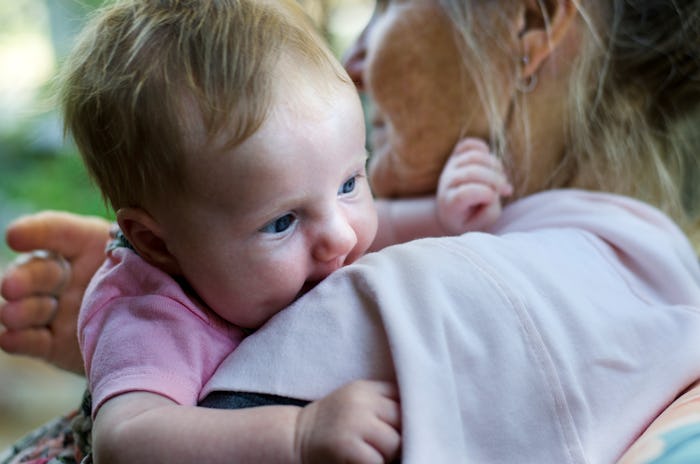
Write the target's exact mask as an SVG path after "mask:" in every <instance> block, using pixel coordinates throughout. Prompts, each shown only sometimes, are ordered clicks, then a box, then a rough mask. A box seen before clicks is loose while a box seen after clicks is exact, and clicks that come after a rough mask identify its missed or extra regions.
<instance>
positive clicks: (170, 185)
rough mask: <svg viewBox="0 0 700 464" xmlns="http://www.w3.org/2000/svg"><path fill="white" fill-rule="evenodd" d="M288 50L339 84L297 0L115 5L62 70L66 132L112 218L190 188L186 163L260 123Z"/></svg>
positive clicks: (338, 73) (125, 0)
mask: <svg viewBox="0 0 700 464" xmlns="http://www.w3.org/2000/svg"><path fill="white" fill-rule="evenodd" d="M288 53H289V54H293V56H294V57H295V58H296V59H297V60H299V62H300V63H303V64H301V66H307V65H308V66H311V67H313V70H314V72H315V75H316V76H317V77H318V78H319V80H322V79H321V77H323V78H325V79H338V77H340V78H341V79H344V78H345V74H344V71H343V70H342V67H341V66H340V65H339V63H338V62H337V60H336V59H335V58H334V57H333V55H332V54H331V52H330V51H329V50H328V48H327V47H326V44H325V42H324V41H323V39H322V38H321V37H320V36H319V35H318V34H317V33H316V31H315V28H314V25H313V24H312V23H311V22H310V20H309V19H308V18H307V16H306V15H305V14H304V12H303V10H302V9H301V8H300V7H299V5H298V4H297V3H296V2H295V1H294V0H118V1H115V2H112V3H110V4H108V5H107V6H105V7H103V8H101V9H99V10H98V11H97V12H96V13H95V16H94V17H93V18H91V20H90V22H89V23H88V25H87V26H86V28H85V29H84V31H83V33H82V34H81V36H80V37H79V39H78V43H77V45H76V47H75V49H74V50H73V52H72V53H71V55H70V56H69V58H68V59H67V61H66V62H65V63H64V68H63V69H64V71H63V73H62V75H61V78H60V81H59V84H60V93H59V97H60V100H61V104H62V109H63V114H64V118H65V128H66V131H67V132H69V133H70V134H72V136H73V138H74V139H75V142H76V144H77V147H78V149H79V151H80V153H81V155H82V157H83V160H84V162H85V164H86V165H87V168H88V171H89V172H90V174H91V176H92V177H93V178H94V179H95V181H96V182H97V184H98V186H99V187H100V189H101V191H102V193H103V195H104V197H105V199H106V200H107V201H108V202H109V203H110V204H111V205H112V207H113V208H114V209H115V210H117V209H119V208H121V207H125V206H143V203H144V202H145V201H147V199H149V198H160V199H163V198H167V197H168V195H170V194H171V193H172V192H176V191H179V190H180V189H183V188H185V185H184V184H185V180H184V179H185V169H184V159H185V157H186V156H200V155H201V152H202V151H206V150H210V149H211V150H213V149H214V145H215V144H214V141H215V140H216V141H217V142H216V144H218V145H219V146H221V144H222V143H223V144H224V145H225V146H227V147H232V146H235V145H236V144H239V143H241V142H243V141H244V140H245V139H246V138H248V137H249V136H250V135H252V134H253V133H254V132H255V131H256V130H257V129H258V128H259V127H260V125H261V124H262V123H263V122H264V120H265V118H266V116H267V114H268V111H269V109H270V105H271V104H272V101H271V99H272V95H273V85H274V79H277V78H280V76H279V75H277V76H275V75H274V71H275V66H276V64H277V62H278V61H279V59H280V57H281V56H282V55H283V54H288ZM319 71H320V73H319Z"/></svg>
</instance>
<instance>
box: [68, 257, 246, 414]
mask: <svg viewBox="0 0 700 464" xmlns="http://www.w3.org/2000/svg"><path fill="white" fill-rule="evenodd" d="M242 338H243V333H242V332H241V330H240V329H237V328H235V327H233V326H231V325H230V324H228V323H226V322H225V321H223V320H222V319H221V318H219V317H218V316H217V315H215V314H214V313H213V312H211V311H210V310H208V309H204V306H203V305H201V304H199V303H198V302H196V301H195V300H194V299H193V298H192V297H191V296H190V295H189V294H187V293H186V292H185V291H183V289H182V288H181V287H180V285H178V283H177V282H176V281H175V280H174V279H173V278H172V277H171V276H169V275H168V274H166V273H164V272H162V271H160V270H158V269H156V268H155V267H153V266H151V265H149V264H148V263H146V262H145V261H144V260H143V259H141V258H140V257H139V256H138V255H137V254H136V253H134V252H133V251H132V250H130V249H127V248H117V249H115V250H113V251H111V252H110V253H109V255H108V258H107V260H106V261H105V263H104V264H103V265H102V267H101V268H100V269H99V271H98V272H97V274H96V276H95V278H94V279H93V280H92V281H91V282H90V285H89V286H88V289H87V291H86V293H85V298H84V300H83V306H82V308H81V310H80V316H79V318H78V339H79V342H80V348H81V350H82V353H83V359H84V360H85V372H86V373H87V376H88V381H89V388H90V391H91V392H92V397H93V414H95V413H96V412H97V409H98V408H99V407H100V406H101V405H102V404H103V403H104V402H105V401H106V400H108V399H109V398H111V397H113V396H115V395H119V394H122V393H126V392H131V391H147V392H152V393H157V394H159V395H163V396H166V397H168V398H170V399H172V400H173V401H175V402H177V403H180V404H184V405H194V404H196V403H197V400H198V399H199V394H200V391H201V389H202V387H203V385H204V384H205V383H206V382H207V380H209V377H210V376H211V375H212V373H213V372H214V370H215V369H216V367H217V366H218V365H219V363H220V362H221V360H222V359H223V358H224V357H225V356H226V355H227V354H229V353H230V352H231V351H233V350H234V348H236V346H237V345H238V344H239V343H240V341H241V339H242Z"/></svg>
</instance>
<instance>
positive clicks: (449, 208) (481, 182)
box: [437, 138, 513, 235]
mask: <svg viewBox="0 0 700 464" xmlns="http://www.w3.org/2000/svg"><path fill="white" fill-rule="evenodd" d="M511 193H513V187H512V186H511V185H510V183H509V182H508V179H507V178H506V175H505V172H504V170H503V165H502V164H501V161H500V160H498V159H497V158H496V157H494V156H493V155H492V154H491V153H490V152H489V147H488V145H486V143H485V142H483V141H482V140H479V139H474V138H465V139H462V140H461V141H460V142H459V143H457V146H456V147H455V149H454V151H453V152H452V155H451V156H450V158H449V159H448V160H447V163H445V167H444V168H443V171H442V174H441V175H440V181H439V183H438V190H437V214H438V220H439V221H440V224H441V225H442V227H443V228H444V229H445V232H447V233H448V234H450V235H458V234H462V233H464V232H467V231H470V230H485V229H487V228H488V227H489V226H490V225H491V224H493V223H494V222H495V221H496V219H498V217H499V216H500V214H501V197H502V196H508V195H510V194H511Z"/></svg>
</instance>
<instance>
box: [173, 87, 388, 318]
mask: <svg viewBox="0 0 700 464" xmlns="http://www.w3.org/2000/svg"><path fill="white" fill-rule="evenodd" d="M299 85H301V86H302V87H303V86H304V85H305V84H303V83H302V84H299V82H297V83H295V84H294V87H290V86H285V90H286V91H288V92H294V93H297V92H301V94H297V95H296V96H294V95H288V94H285V93H284V92H282V93H280V92H278V93H276V95H277V96H276V97H275V99H274V100H273V103H272V112H271V114H270V116H269V117H268V118H267V120H266V121H265V123H264V124H263V125H262V126H261V127H260V129H259V130H258V131H257V132H256V133H255V134H254V135H253V136H252V137H250V138H249V139H247V140H246V141H245V142H244V143H243V144H241V145H239V146H237V147H235V148H233V149H231V150H229V151H227V152H225V153H223V154H216V155H213V156H209V155H205V156H201V157H197V158H198V159H197V160H196V162H192V163H190V166H188V176H189V179H188V181H189V184H190V186H191V192H192V193H190V192H189V191H188V193H187V195H182V196H183V197H186V199H185V200H184V202H183V203H182V206H181V207H180V205H178V207H177V208H176V209H177V211H174V212H173V214H172V215H169V219H168V221H169V222H170V223H169V224H166V228H167V229H168V230H169V233H168V237H167V246H168V249H169V251H170V252H171V253H172V254H173V255H174V256H175V257H176V259H177V260H178V264H179V266H180V268H181V269H182V272H183V274H184V277H185V278H186V279H187V280H188V281H189V283H190V284H191V285H192V287H193V288H194V289H195V290H196V291H197V293H198V294H199V296H200V297H201V298H202V299H203V300H204V302H205V303H207V304H208V305H209V306H210V307H211V308H212V309H213V310H214V311H216V312H217V313H218V314H219V315H221V316H222V317H224V318H225V319H227V320H228V321H230V322H232V323H234V324H236V325H239V326H241V327H246V328H256V327H259V326H260V325H262V324H263V323H264V322H265V321H266V320H267V319H268V318H270V317H271V316H272V315H274V314H276V313H277V312H279V311H280V310H282V309H284V308H285V307H286V306H287V305H289V304H290V303H291V302H293V301H294V300H295V299H296V298H297V297H299V296H300V295H301V294H303V293H304V292H306V291H307V290H309V289H310V288H311V287H313V286H314V285H315V284H317V283H318V282H319V281H320V280H322V279H323V278H325V277H326V276H327V275H328V274H330V273H331V272H333V271H335V270H336V269H338V268H339V267H341V266H343V265H346V264H349V263H351V262H353V261H355V260H356V259H357V258H358V257H359V256H361V255H362V254H363V253H364V252H365V251H366V250H367V248H368V247H369V245H370V244H371V242H372V240H373V239H374V235H375V233H376V229H377V216H376V211H375V208H374V202H373V199H372V195H371V193H370V189H369V185H368V183H367V177H366V173H365V161H366V156H367V155H366V151H365V135H364V134H365V130H364V121H363V115H362V109H361V106H360V103H359V99H358V96H357V94H356V92H355V89H354V88H353V87H352V86H351V85H349V84H345V83H339V84H338V85H337V86H334V89H335V90H333V91H324V92H322V93H321V94H319V92H315V91H314V89H313V88H312V87H311V86H308V84H307V88H306V89H300V88H298V86H299ZM285 96H289V98H285ZM300 97H303V98H300ZM280 100H281V101H280Z"/></svg>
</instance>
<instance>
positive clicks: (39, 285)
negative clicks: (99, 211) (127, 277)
mask: <svg viewBox="0 0 700 464" xmlns="http://www.w3.org/2000/svg"><path fill="white" fill-rule="evenodd" d="M109 229H110V224H109V222H108V221H106V220H104V219H101V218H96V217H84V216H78V215H74V214H69V213H61V212H55V211H47V212H42V213H37V214H34V215H31V216H26V217H23V218H19V219H17V220H16V221H14V222H13V223H12V224H10V226H9V227H8V228H7V232H6V240H7V243H8V245H9V246H10V248H12V249H13V250H15V251H17V252H33V253H31V254H29V255H21V256H20V257H19V258H18V259H17V260H16V261H15V263H13V265H12V266H11V267H10V269H8V270H7V272H6V273H5V275H4V277H3V279H2V283H1V287H0V293H1V294H2V296H3V298H4V299H5V300H6V302H5V303H3V304H2V306H0V323H2V325H3V326H4V329H3V330H2V331H1V332H0V348H2V349H3V350H4V351H6V352H8V353H12V354H22V355H28V356H33V357H36V358H40V359H44V360H46V361H48V362H49V363H51V364H54V365H55V366H58V367H60V368H63V369H66V370H69V371H72V372H75V373H83V361H82V358H81V356H80V350H79V348H78V340H77V336H76V327H77V318H78V311H79V309H80V303H81V301H82V298H83V294H84V293H85V287H86V286H87V284H88V282H89V281H90V279H91V278H92V276H93V275H94V274H95V271H96V270H97V268H98V267H99V266H100V264H101V263H102V262H103V261H104V257H105V254H104V249H105V244H106V242H107V240H108V239H109ZM38 250H45V251H42V252H38ZM61 257H62V258H61Z"/></svg>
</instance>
